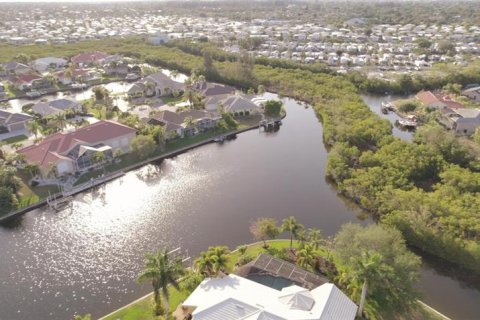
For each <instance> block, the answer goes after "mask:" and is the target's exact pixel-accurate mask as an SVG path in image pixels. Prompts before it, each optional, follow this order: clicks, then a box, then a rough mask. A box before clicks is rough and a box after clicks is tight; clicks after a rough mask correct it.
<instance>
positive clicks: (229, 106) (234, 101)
mask: <svg viewBox="0 0 480 320" xmlns="http://www.w3.org/2000/svg"><path fill="white" fill-rule="evenodd" d="M220 103H221V104H222V105H223V108H224V111H225V112H229V113H232V114H233V115H234V116H236V115H240V114H242V113H248V114H258V113H260V111H261V109H260V107H259V106H258V105H256V104H255V103H253V102H252V101H251V100H250V99H248V98H247V97H245V96H242V95H231V96H228V97H227V98H226V99H224V100H222V101H221V102H220Z"/></svg>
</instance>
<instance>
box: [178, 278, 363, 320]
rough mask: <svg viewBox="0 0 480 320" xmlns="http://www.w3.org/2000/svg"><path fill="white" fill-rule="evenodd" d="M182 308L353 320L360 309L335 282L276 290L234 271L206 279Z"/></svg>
mask: <svg viewBox="0 0 480 320" xmlns="http://www.w3.org/2000/svg"><path fill="white" fill-rule="evenodd" d="M180 308H181V309H182V310H188V311H189V312H190V314H191V316H192V317H191V319H193V320H207V319H208V320H212V319H219V320H220V319H222V320H223V319H229V320H240V319H271V320H327V319H328V320H334V319H342V320H353V319H355V315H356V312H357V306H356V305H355V303H353V302H352V301H351V300H350V299H349V298H348V297H347V296H346V295H345V294H344V293H343V292H342V291H341V290H340V289H338V288H337V287H336V286H335V285H334V284H332V283H325V284H323V285H321V286H318V287H316V288H315V289H313V290H308V289H305V288H303V287H300V286H297V285H291V286H288V287H284V288H283V289H281V290H276V289H274V288H271V287H268V286H267V285H263V284H260V283H257V282H254V281H252V280H249V279H246V278H243V277H240V276H237V275H233V274H230V275H227V276H224V277H220V278H207V279H205V280H203V281H202V283H200V285H199V286H198V287H197V288H196V289H195V290H194V291H193V292H192V294H191V295H190V296H189V297H188V298H187V299H186V300H185V301H184V302H183V304H182V306H181V307H180Z"/></svg>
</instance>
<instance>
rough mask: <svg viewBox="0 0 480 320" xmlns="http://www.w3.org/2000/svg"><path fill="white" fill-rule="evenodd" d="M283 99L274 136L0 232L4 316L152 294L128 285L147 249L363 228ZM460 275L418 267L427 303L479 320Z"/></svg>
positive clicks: (96, 306)
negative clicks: (266, 227) (267, 227)
mask: <svg viewBox="0 0 480 320" xmlns="http://www.w3.org/2000/svg"><path fill="white" fill-rule="evenodd" d="M284 101H285V103H286V109H287V114H288V116H287V117H286V118H285V119H284V124H283V126H282V127H281V129H280V130H279V131H278V132H275V133H269V134H267V133H264V132H260V131H257V130H252V131H249V132H246V133H242V134H240V135H239V136H238V138H237V139H236V140H233V141H229V142H226V143H224V144H223V145H218V144H210V145H206V146H203V147H200V148H198V149H195V150H192V151H190V152H188V153H185V154H182V155H180V156H177V157H176V158H173V159H168V160H165V161H162V162H160V163H156V164H152V165H148V166H145V167H144V168H142V169H140V170H137V171H133V172H129V173H127V174H126V175H125V176H123V177H122V178H119V179H117V180H114V181H112V182H110V183H107V184H106V185H104V186H102V187H99V188H97V189H96V190H92V191H90V192H86V193H84V194H81V195H78V196H76V197H75V200H74V202H73V204H72V206H71V208H68V209H65V210H63V211H60V212H52V211H50V210H48V209H46V208H44V209H40V210H34V211H31V212H29V213H27V214H26V215H25V216H23V218H21V219H20V220H18V221H16V222H14V223H11V224H9V225H8V226H4V227H0V250H1V252H2V258H1V259H0V288H1V289H0V310H1V313H0V319H8V320H16V319H70V318H72V315H73V314H74V313H76V312H78V313H87V312H88V313H92V315H93V317H94V318H95V317H98V316H101V315H104V314H106V313H109V312H110V311H112V310H114V309H116V308H118V307H120V306H122V305H124V304H126V303H129V302H131V301H132V300H134V299H136V298H138V297H140V296H142V295H143V294H145V293H147V292H149V291H150V287H149V285H148V284H145V285H139V284H138V283H137V282H136V280H135V279H136V275H137V274H138V272H139V271H140V270H141V269H142V266H143V259H144V254H145V253H146V252H150V251H154V250H159V249H163V248H170V249H173V248H175V247H178V246H182V247H183V248H184V249H188V250H189V252H190V254H191V255H192V256H194V255H196V254H198V253H199V252H200V251H202V250H204V249H206V248H207V247H208V246H209V245H220V244H225V245H228V246H230V247H235V246H237V245H239V244H242V243H246V242H251V241H252V238H251V235H250V234H249V230H248V227H249V224H250V222H251V221H252V220H253V219H255V218H256V217H260V216H270V217H275V218H277V219H278V220H280V219H282V218H285V217H287V216H290V215H294V216H296V217H297V219H298V220H299V221H300V222H301V223H303V224H304V225H306V226H309V227H318V228H320V229H322V231H323V234H324V235H325V236H329V235H333V234H334V233H335V232H336V231H338V229H339V228H340V226H341V225H342V224H344V223H347V222H358V223H363V224H365V223H371V221H370V220H369V219H368V218H367V219H365V215H364V214H363V213H362V212H361V211H360V210H358V209H357V208H356V207H355V206H354V205H352V204H350V203H349V202H348V201H345V200H344V199H342V198H341V197H339V196H338V195H337V193H336V191H335V189H334V187H333V186H331V185H330V184H329V183H328V182H327V181H326V180H325V167H326V161H327V151H326V149H325V147H324V145H323V142H322V126H321V124H320V123H319V122H318V120H317V119H316V117H315V115H314V113H313V111H312V109H311V108H308V109H306V108H305V107H304V106H302V105H299V104H298V103H296V102H295V101H293V100H290V99H284ZM433 266H435V264H433ZM457 271H458V270H454V271H452V270H447V271H445V270H443V269H441V270H440V269H439V268H437V267H432V266H430V265H426V266H425V268H424V272H423V275H422V280H421V284H420V285H421V289H423V290H424V291H425V298H424V300H425V301H426V302H427V303H429V304H430V305H432V306H433V307H435V308H437V309H438V310H440V311H441V312H445V313H446V314H447V315H449V316H451V317H452V318H454V319H475V318H476V316H478V315H479V314H480V305H479V304H478V301H480V290H479V288H480V285H472V284H470V285H467V283H468V282H467V281H466V280H465V279H459V278H456V277H454V276H453V275H454V274H456V272H457ZM469 282H470V283H471V281H469Z"/></svg>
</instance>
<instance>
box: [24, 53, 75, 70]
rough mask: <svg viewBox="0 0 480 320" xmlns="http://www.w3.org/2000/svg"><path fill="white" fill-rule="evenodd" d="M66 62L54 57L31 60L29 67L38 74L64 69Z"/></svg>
mask: <svg viewBox="0 0 480 320" xmlns="http://www.w3.org/2000/svg"><path fill="white" fill-rule="evenodd" d="M67 63H68V61H67V60H66V59H62V58H55V57H45V58H39V59H36V60H33V61H32V62H31V63H30V65H31V66H32V68H33V69H34V70H35V71H37V72H40V73H43V72H46V71H49V70H55V69H60V68H64V67H65V66H66V65H67Z"/></svg>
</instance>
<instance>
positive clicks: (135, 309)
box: [102, 287, 190, 320]
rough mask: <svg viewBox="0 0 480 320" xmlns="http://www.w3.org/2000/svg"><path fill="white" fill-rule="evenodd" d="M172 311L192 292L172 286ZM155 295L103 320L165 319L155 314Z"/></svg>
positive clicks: (170, 302) (170, 290) (170, 301)
mask: <svg viewBox="0 0 480 320" xmlns="http://www.w3.org/2000/svg"><path fill="white" fill-rule="evenodd" d="M169 292H170V300H169V304H170V312H173V311H175V309H176V308H177V306H178V305H179V304H180V303H182V302H183V301H185V299H187V297H188V296H189V295H190V292H188V291H185V290H180V291H178V290H176V289H175V288H173V287H170V289H169ZM153 307H154V302H153V295H149V296H147V297H145V298H144V299H141V300H140V301H138V302H136V303H134V304H132V305H130V306H128V307H127V308H125V309H122V310H119V311H117V312H115V313H113V314H111V315H110V316H108V317H106V318H103V319H102V320H118V319H121V320H160V319H164V318H163V317H157V316H155V315H154V314H153Z"/></svg>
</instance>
